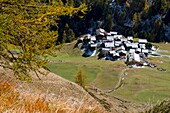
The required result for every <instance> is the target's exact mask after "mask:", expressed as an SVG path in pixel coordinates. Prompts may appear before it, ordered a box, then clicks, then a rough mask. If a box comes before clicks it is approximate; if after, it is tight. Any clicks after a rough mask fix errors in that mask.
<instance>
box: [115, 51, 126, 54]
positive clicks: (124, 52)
mask: <svg viewBox="0 0 170 113" xmlns="http://www.w3.org/2000/svg"><path fill="white" fill-rule="evenodd" d="M116 52H117V53H124V54H126V53H127V51H125V50H117V51H116Z"/></svg>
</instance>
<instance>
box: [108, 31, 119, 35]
mask: <svg viewBox="0 0 170 113" xmlns="http://www.w3.org/2000/svg"><path fill="white" fill-rule="evenodd" d="M117 33H118V32H115V31H110V34H111V35H117Z"/></svg>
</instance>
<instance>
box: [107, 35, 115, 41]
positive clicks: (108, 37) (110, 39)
mask: <svg viewBox="0 0 170 113" xmlns="http://www.w3.org/2000/svg"><path fill="white" fill-rule="evenodd" d="M106 39H107V40H109V41H113V40H114V37H113V36H107V37H106Z"/></svg>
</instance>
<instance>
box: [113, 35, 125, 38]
mask: <svg viewBox="0 0 170 113" xmlns="http://www.w3.org/2000/svg"><path fill="white" fill-rule="evenodd" d="M122 37H123V36H122V35H114V39H121V38H122Z"/></svg>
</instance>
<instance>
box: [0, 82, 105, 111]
mask: <svg viewBox="0 0 170 113" xmlns="http://www.w3.org/2000/svg"><path fill="white" fill-rule="evenodd" d="M64 100H65V99H64V97H62V98H55V97H50V96H48V94H36V92H35V93H34V94H32V93H29V92H23V91H22V92H21V91H20V90H17V89H15V87H14V84H11V83H10V82H8V81H4V80H0V113H3V112H5V113H87V112H88V113H104V112H105V111H104V109H103V108H101V107H99V106H97V105H92V104H91V102H90V101H88V99H87V98H86V97H84V98H82V100H76V99H75V100H74V98H71V97H70V100H69V98H68V101H64Z"/></svg>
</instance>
